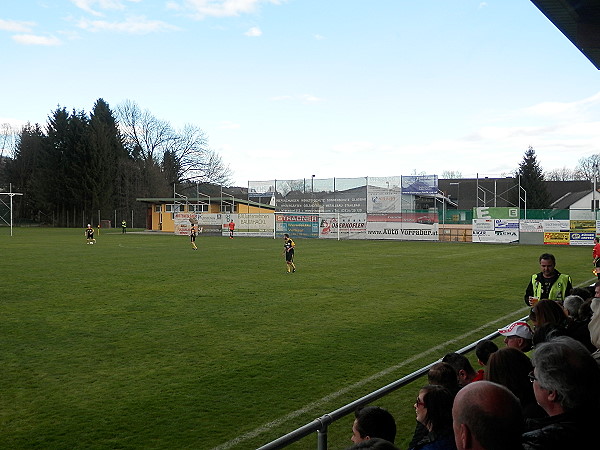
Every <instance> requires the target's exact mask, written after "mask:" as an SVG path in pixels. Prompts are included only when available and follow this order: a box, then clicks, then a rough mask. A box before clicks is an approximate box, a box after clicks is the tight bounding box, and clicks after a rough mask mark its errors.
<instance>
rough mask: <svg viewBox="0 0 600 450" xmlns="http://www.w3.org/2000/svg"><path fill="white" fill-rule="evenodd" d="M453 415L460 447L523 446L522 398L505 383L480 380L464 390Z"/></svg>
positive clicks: (506, 449) (509, 449) (512, 449)
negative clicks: (520, 403)
mask: <svg viewBox="0 0 600 450" xmlns="http://www.w3.org/2000/svg"><path fill="white" fill-rule="evenodd" d="M452 418H453V428H454V437H455V440H456V448H457V449H458V450H470V449H477V450H517V449H521V442H520V441H521V432H522V429H523V418H522V417H521V408H520V405H519V400H518V399H517V398H516V397H515V395H514V394H513V393H512V392H510V391H509V390H508V389H507V388H506V387H504V386H501V385H499V384H496V383H492V382H490V381H481V382H479V383H472V384H470V385H469V386H466V387H465V388H463V389H461V391H460V392H459V393H458V395H457V396H456V399H455V400H454V406H453V407H452Z"/></svg>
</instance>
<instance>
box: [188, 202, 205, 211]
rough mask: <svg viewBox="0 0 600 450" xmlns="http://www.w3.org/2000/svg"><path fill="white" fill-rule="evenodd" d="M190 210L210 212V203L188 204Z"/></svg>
mask: <svg viewBox="0 0 600 450" xmlns="http://www.w3.org/2000/svg"><path fill="white" fill-rule="evenodd" d="M188 208H189V211H190V212H208V205H195V204H190V205H188Z"/></svg>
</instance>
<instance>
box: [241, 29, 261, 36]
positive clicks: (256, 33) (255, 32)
mask: <svg viewBox="0 0 600 450" xmlns="http://www.w3.org/2000/svg"><path fill="white" fill-rule="evenodd" d="M244 34H245V35H246V36H250V37H258V36H261V35H262V31H260V28H258V27H252V28H250V29H249V30H248V31H246V32H245V33H244Z"/></svg>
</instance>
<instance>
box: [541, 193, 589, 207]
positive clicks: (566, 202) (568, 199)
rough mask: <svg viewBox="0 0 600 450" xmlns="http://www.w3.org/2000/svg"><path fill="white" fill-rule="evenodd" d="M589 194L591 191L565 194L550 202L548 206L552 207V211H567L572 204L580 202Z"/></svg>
mask: <svg viewBox="0 0 600 450" xmlns="http://www.w3.org/2000/svg"><path fill="white" fill-rule="evenodd" d="M590 192H592V191H589V190H588V191H580V192H567V193H566V194H564V195H563V196H562V197H560V198H559V199H557V200H555V201H554V202H552V204H551V205H550V206H552V208H554V209H569V207H570V206H571V205H572V204H573V203H575V202H577V201H579V200H581V199H582V198H583V197H585V196H586V195H588V194H589V193H590Z"/></svg>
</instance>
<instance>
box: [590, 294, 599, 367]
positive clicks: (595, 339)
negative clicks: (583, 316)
mask: <svg viewBox="0 0 600 450" xmlns="http://www.w3.org/2000/svg"><path fill="white" fill-rule="evenodd" d="M590 309H591V310H592V312H593V316H592V320H590V323H589V324H588V329H589V331H590V340H591V342H592V344H593V345H594V347H595V348H596V351H595V352H594V353H592V357H593V358H594V359H595V360H596V362H597V363H598V364H599V365H600V299H594V300H593V301H592V302H591V308H590Z"/></svg>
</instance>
